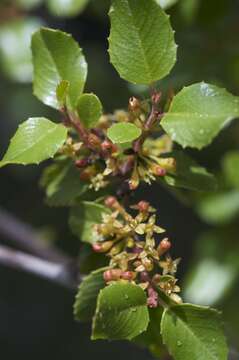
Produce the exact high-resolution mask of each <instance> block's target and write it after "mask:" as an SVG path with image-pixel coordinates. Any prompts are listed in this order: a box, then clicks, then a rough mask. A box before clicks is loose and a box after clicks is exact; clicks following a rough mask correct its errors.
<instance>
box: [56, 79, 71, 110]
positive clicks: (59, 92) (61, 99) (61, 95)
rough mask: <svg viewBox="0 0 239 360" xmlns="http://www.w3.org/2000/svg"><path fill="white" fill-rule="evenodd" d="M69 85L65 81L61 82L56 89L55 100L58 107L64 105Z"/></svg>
mask: <svg viewBox="0 0 239 360" xmlns="http://www.w3.org/2000/svg"><path fill="white" fill-rule="evenodd" d="M69 87H70V83H69V81H67V80H62V81H61V82H60V83H59V84H58V85H57V87H56V98H57V101H58V103H59V106H60V107H62V106H65V105H66V99H67V95H68V92H69Z"/></svg>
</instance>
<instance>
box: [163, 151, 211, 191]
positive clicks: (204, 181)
mask: <svg viewBox="0 0 239 360" xmlns="http://www.w3.org/2000/svg"><path fill="white" fill-rule="evenodd" d="M166 156H170V157H171V156H172V157H173V158H175V160H176V171H175V173H172V174H170V173H168V174H167V175H166V176H165V177H164V181H165V182H166V183H167V184H168V185H170V186H175V187H179V188H184V189H189V190H193V191H213V190H215V189H216V187H217V182H216V179H215V176H214V175H212V174H210V173H209V172H208V171H207V170H206V169H205V168H204V167H202V166H200V165H198V164H197V163H196V162H195V161H194V160H193V159H191V158H190V157H189V156H188V155H186V154H185V153H184V152H182V151H174V152H172V153H170V154H167V155H166Z"/></svg>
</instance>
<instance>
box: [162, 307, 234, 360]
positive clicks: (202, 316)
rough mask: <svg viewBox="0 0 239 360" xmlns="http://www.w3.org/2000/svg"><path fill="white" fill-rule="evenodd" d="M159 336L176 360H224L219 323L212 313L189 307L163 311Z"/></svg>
mask: <svg viewBox="0 0 239 360" xmlns="http://www.w3.org/2000/svg"><path fill="white" fill-rule="evenodd" d="M161 334H162V337H163V343H164V344H165V345H166V346H167V348H168V350H169V352H170V354H171V355H172V356H173V358H174V359H175V360H226V359H227V355H228V348H227V345H226V340H225V336H224V334H223V326H222V321H221V318H220V314H219V313H218V312H217V311H216V310H214V309H210V308H208V307H203V306H197V305H192V304H180V305H175V306H172V307H169V308H166V309H165V310H164V313H163V316H162V321H161Z"/></svg>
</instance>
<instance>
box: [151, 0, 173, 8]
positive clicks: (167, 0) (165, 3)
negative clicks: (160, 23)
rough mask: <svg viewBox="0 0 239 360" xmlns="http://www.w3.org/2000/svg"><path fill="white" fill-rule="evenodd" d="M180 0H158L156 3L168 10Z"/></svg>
mask: <svg viewBox="0 0 239 360" xmlns="http://www.w3.org/2000/svg"><path fill="white" fill-rule="evenodd" d="M177 2H178V0H156V3H157V4H159V5H160V6H161V8H162V9H164V10H166V9H168V8H170V7H171V6H173V5H175V4H176V3H177Z"/></svg>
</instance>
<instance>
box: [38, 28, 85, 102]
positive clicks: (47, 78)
mask: <svg viewBox="0 0 239 360" xmlns="http://www.w3.org/2000/svg"><path fill="white" fill-rule="evenodd" d="M32 54H33V65H34V84H33V85H34V94H35V95H36V96H37V97H38V98H39V99H40V100H41V101H42V102H43V103H44V104H46V105H49V106H51V107H53V108H56V109H58V108H59V104H58V101H57V98H56V87H57V85H58V84H59V83H60V82H61V81H62V80H66V81H69V83H70V86H69V92H68V96H67V99H68V105H69V106H70V107H72V108H75V106H76V102H77V99H78V97H79V95H80V94H81V93H82V91H83V89H84V85H85V81H86V76H87V63H86V61H85V58H84V55H83V53H82V50H81V48H80V47H79V46H78V44H77V42H76V41H75V40H74V39H73V38H72V36H71V35H69V34H66V33H64V32H62V31H59V30H52V29H47V28H41V29H40V30H39V31H37V32H36V33H35V34H34V35H33V37H32Z"/></svg>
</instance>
